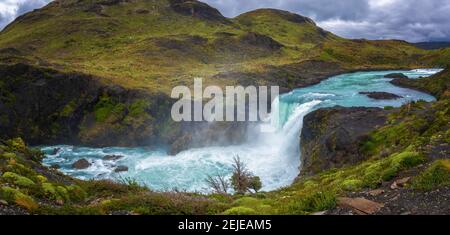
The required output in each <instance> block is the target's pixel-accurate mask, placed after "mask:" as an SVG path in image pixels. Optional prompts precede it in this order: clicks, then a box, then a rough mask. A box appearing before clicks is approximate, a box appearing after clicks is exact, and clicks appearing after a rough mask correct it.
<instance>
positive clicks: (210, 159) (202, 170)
mask: <svg viewBox="0 0 450 235" xmlns="http://www.w3.org/2000/svg"><path fill="white" fill-rule="evenodd" d="M392 72H403V73H404V74H406V75H407V76H409V77H412V78H417V77H420V76H429V75H431V74H433V73H436V72H439V70H417V71H377V72H361V73H353V74H345V75H339V76H336V77H333V78H330V79H327V80H325V81H323V82H322V83H320V84H318V85H315V86H311V87H306V88H301V89H296V90H294V91H292V92H290V93H288V94H284V95H282V96H281V97H278V98H277V99H275V101H274V102H273V104H272V114H271V116H270V122H269V123H261V125H259V126H258V128H260V130H262V131H261V132H256V133H257V134H255V136H252V137H251V140H250V141H249V142H248V143H243V144H242V145H235V146H227V147H205V148H198V149H189V150H187V151H184V152H181V153H179V154H177V155H176V156H168V154H167V153H166V151H165V150H164V149H147V148H117V147H111V148H82V147H74V146H48V147H43V148H42V150H43V151H44V152H45V153H47V155H46V156H47V157H46V159H44V163H45V164H47V165H51V164H58V165H60V166H61V168H60V169H61V170H62V171H63V172H65V173H67V174H70V175H73V176H75V177H79V178H83V179H86V178H117V176H118V174H117V173H114V171H113V169H114V166H115V165H116V166H117V165H126V166H128V167H129V171H128V172H125V173H121V175H120V176H121V177H131V178H135V179H136V180H137V181H139V182H141V183H143V184H146V185H147V186H149V187H150V188H151V189H153V190H171V189H173V188H177V189H182V190H187V191H208V190H207V185H206V183H205V178H206V176H207V175H216V174H224V175H230V174H231V170H232V169H231V164H232V160H233V157H235V156H239V157H240V158H241V160H242V161H244V162H245V163H246V165H247V167H248V168H249V170H250V171H252V172H253V173H254V174H255V175H257V176H259V177H260V178H261V180H262V183H263V190H273V189H276V188H279V187H282V186H287V185H289V184H290V183H292V181H293V180H294V179H295V178H296V177H297V175H298V173H299V166H300V145H299V142H300V139H299V138H300V132H301V129H302V126H303V117H304V116H305V115H306V114H308V113H309V112H311V111H313V110H314V109H317V108H320V107H330V106H334V105H341V106H347V107H351V106H365V107H384V106H394V107H398V106H400V105H402V104H403V103H404V102H407V101H410V100H419V99H422V100H426V101H432V100H434V98H433V97H432V96H429V95H427V94H424V93H421V92H417V91H413V90H409V89H403V88H399V87H395V86H393V85H391V84H390V83H389V79H386V78H384V77H383V76H384V75H385V74H387V73H392ZM360 91H387V92H391V93H394V94H397V95H401V96H403V98H402V99H397V100H381V101H378V100H371V99H369V98H368V97H366V96H364V95H361V94H359V92H360ZM252 133H255V132H252ZM54 148H61V151H59V152H58V153H56V154H53V149H54ZM110 154H116V155H123V156H125V157H124V158H123V159H120V160H119V161H117V162H113V161H105V160H102V157H103V156H105V155H110ZM81 158H86V159H88V160H89V161H90V162H92V163H93V165H92V166H91V167H90V168H88V169H85V170H75V169H73V168H72V167H71V164H72V163H73V162H75V161H76V160H79V159H81Z"/></svg>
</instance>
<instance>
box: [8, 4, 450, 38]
mask: <svg viewBox="0 0 450 235" xmlns="http://www.w3.org/2000/svg"><path fill="white" fill-rule="evenodd" d="M50 1H51V0H0V29H1V28H3V27H4V26H5V25H7V24H8V23H10V22H11V21H12V20H14V19H15V18H16V17H17V16H19V15H21V14H23V13H25V12H28V11H31V10H33V9H35V8H39V7H41V6H43V5H45V4H47V3H48V2H50ZM203 2H206V3H208V4H210V5H211V6H213V7H216V8H218V9H219V10H220V11H221V12H222V13H223V14H224V15H225V16H227V17H234V16H237V15H239V14H241V13H244V12H247V11H251V10H254V9H258V8H277V9H282V10H287V11H291V12H295V13H298V14H300V15H304V16H308V17H310V18H312V19H313V20H315V21H316V22H317V23H318V25H319V26H321V27H323V28H325V29H327V30H329V31H331V32H333V33H336V34H338V35H340V36H343V37H349V38H368V39H388V38H394V39H403V40H407V41H428V40H434V41H438V40H446V41H450V17H449V15H450V0H426V1H425V0H203Z"/></svg>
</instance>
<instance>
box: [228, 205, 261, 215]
mask: <svg viewBox="0 0 450 235" xmlns="http://www.w3.org/2000/svg"><path fill="white" fill-rule="evenodd" d="M222 214H223V215H256V214H257V213H256V211H255V210H253V209H251V208H247V207H243V206H238V207H233V208H230V209H228V210H226V211H224V212H223V213H222Z"/></svg>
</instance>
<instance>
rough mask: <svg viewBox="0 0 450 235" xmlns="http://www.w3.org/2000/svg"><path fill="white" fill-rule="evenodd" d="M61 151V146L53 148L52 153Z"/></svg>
mask: <svg viewBox="0 0 450 235" xmlns="http://www.w3.org/2000/svg"><path fill="white" fill-rule="evenodd" d="M60 151H61V148H54V149H53V150H52V155H56V154H58V153H59V152H60Z"/></svg>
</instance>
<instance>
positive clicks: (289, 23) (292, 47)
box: [0, 0, 429, 92]
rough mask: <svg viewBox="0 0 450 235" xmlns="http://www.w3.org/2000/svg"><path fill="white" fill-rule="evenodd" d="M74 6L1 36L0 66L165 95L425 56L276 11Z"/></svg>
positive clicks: (142, 4)
mask: <svg viewBox="0 0 450 235" xmlns="http://www.w3.org/2000/svg"><path fill="white" fill-rule="evenodd" d="M75 2H76V1H72V0H63V1H57V2H53V3H51V4H50V5H48V6H46V7H44V8H43V9H40V10H38V11H34V12H32V13H28V14H26V15H25V16H23V17H20V18H19V19H17V20H16V21H15V22H14V23H12V24H11V25H9V26H8V27H7V28H6V29H5V30H3V31H2V32H1V33H0V51H3V53H0V57H7V58H8V59H5V58H4V59H3V61H11V57H8V56H7V53H5V52H8V50H9V51H10V50H11V48H14V49H16V50H18V51H16V52H15V53H14V56H13V57H16V58H15V59H13V61H17V60H19V61H22V60H28V61H30V62H32V63H36V64H40V65H44V66H50V67H55V68H57V69H61V70H69V71H79V72H84V73H88V74H93V75H97V76H100V77H103V78H104V79H105V81H107V82H113V83H117V84H121V85H123V86H126V87H144V88H147V89H150V90H155V89H157V90H163V91H166V92H168V91H169V89H170V88H171V87H173V86H175V85H179V84H182V83H188V84H191V80H190V79H191V78H192V77H194V76H202V77H212V76H214V75H216V74H218V73H221V72H229V71H240V72H264V70H265V69H266V65H275V66H281V65H286V64H292V63H298V62H301V61H305V60H311V59H315V60H322V61H332V62H336V63H339V64H341V65H343V66H344V67H345V68H348V69H361V68H386V67H387V68H389V67H392V68H394V67H395V68H398V67H415V66H420V65H421V64H419V62H417V61H419V60H417V58H418V57H421V56H423V55H426V54H427V53H429V52H426V51H424V50H420V49H417V48H415V47H413V46H412V45H410V44H407V43H405V42H401V41H355V40H347V39H343V38H340V37H338V36H336V35H333V34H331V33H329V32H326V31H324V30H322V29H320V28H318V27H317V26H316V25H315V24H314V22H312V21H311V20H309V19H307V18H303V17H301V16H298V15H295V14H291V13H287V12H283V11H275V10H257V11H254V12H249V13H246V14H243V15H241V16H238V17H236V18H234V19H226V18H225V17H223V16H221V15H216V16H215V18H211V17H209V18H208V17H202V14H203V13H205V12H206V13H213V12H214V11H215V9H212V8H207V7H206V8H200V7H199V6H203V5H201V4H200V3H198V2H194V3H192V2H190V3H185V5H183V6H185V7H187V8H188V9H190V8H189V7H192V6H191V5H189V4H193V5H194V9H195V10H197V12H196V13H194V16H193V15H191V14H184V13H183V12H181V13H180V11H179V10H176V9H177V8H174V7H170V4H169V3H173V2H176V1H175V0H170V1H167V0H157V1H142V0H138V1H133V2H130V3H128V2H124V3H119V4H112V5H99V2H102V1H98V0H97V1H94V0H86V1H82V2H81V3H75ZM186 4H187V5H186ZM188 11H189V10H188ZM250 32H256V33H259V34H261V35H266V36H269V37H271V38H272V39H273V40H275V41H276V42H278V43H280V44H281V45H282V48H275V49H274V48H268V47H267V45H266V44H265V43H267V42H265V41H264V40H262V42H261V41H258V40H259V39H258V38H257V39H255V38H249V37H248V34H249V33H250ZM258 43H259V44H258ZM2 54H3V55H2ZM5 54H6V55H5ZM17 57H19V58H17ZM209 82H210V83H214V84H219V85H220V84H224V83H227V82H229V81H223V80H220V79H214V80H213V79H210V80H209Z"/></svg>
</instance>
